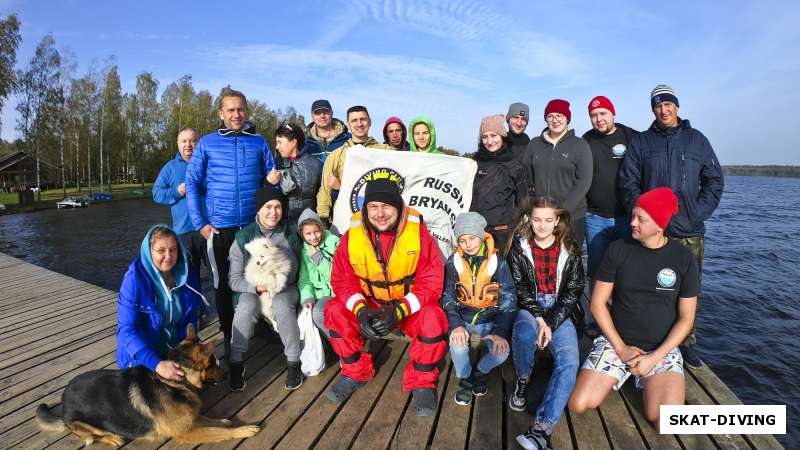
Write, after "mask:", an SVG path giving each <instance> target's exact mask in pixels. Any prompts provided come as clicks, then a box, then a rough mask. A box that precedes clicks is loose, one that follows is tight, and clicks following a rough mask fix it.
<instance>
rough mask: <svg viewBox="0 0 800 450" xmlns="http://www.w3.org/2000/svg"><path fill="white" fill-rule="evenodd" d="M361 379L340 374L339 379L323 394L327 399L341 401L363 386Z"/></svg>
mask: <svg viewBox="0 0 800 450" xmlns="http://www.w3.org/2000/svg"><path fill="white" fill-rule="evenodd" d="M364 384H366V383H364V382H363V381H356V380H354V379H352V378H350V377H345V376H342V378H340V379H339V381H337V382H336V384H334V385H333V386H331V387H330V389H328V392H326V393H325V395H326V396H327V397H328V400H330V401H332V402H335V403H342V402H343V401H345V400H347V399H348V398H350V395H352V394H353V392H354V391H355V390H356V389H358V388H360V387H361V386H363V385H364Z"/></svg>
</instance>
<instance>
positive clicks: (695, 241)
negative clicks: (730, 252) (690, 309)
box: [674, 236, 706, 345]
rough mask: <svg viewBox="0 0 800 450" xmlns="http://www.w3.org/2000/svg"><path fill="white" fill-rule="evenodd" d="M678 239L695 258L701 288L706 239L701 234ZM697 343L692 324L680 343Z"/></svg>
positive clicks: (698, 299) (698, 297) (698, 303)
mask: <svg viewBox="0 0 800 450" xmlns="http://www.w3.org/2000/svg"><path fill="white" fill-rule="evenodd" d="M674 239H675V240H676V241H678V242H679V243H680V244H681V245H683V246H684V247H686V248H688V249H689V251H691V252H692V255H694V259H695V260H697V273H698V274H699V275H700V279H699V280H698V281H699V283H698V287H700V288H701V290H702V285H703V252H704V250H705V243H706V240H705V238H704V237H702V236H696V237H688V238H674ZM697 307H698V309H699V308H700V295H699V294H698V296H697ZM695 323H697V319H696V318H695ZM696 343H697V337H696V336H695V334H694V325H693V326H692V331H690V332H689V335H688V336H686V339H684V340H683V342H682V343H681V345H695V344H696Z"/></svg>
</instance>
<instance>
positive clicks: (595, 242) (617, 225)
mask: <svg viewBox="0 0 800 450" xmlns="http://www.w3.org/2000/svg"><path fill="white" fill-rule="evenodd" d="M630 235H631V221H630V219H628V217H627V216H620V217H613V218H612V217H603V216H598V215H596V214H592V213H586V252H587V253H588V254H589V263H588V267H587V271H588V274H587V275H588V276H589V279H590V280H591V279H592V277H594V274H595V272H596V271H597V268H598V267H599V266H600V261H602V260H603V254H604V253H605V252H606V249H607V248H608V245H609V244H611V243H612V242H614V241H616V240H617V239H621V238H624V237H626V236H630Z"/></svg>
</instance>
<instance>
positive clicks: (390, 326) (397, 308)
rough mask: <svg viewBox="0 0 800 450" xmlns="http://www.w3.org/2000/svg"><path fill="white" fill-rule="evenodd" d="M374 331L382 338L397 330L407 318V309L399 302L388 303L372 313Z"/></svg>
mask: <svg viewBox="0 0 800 450" xmlns="http://www.w3.org/2000/svg"><path fill="white" fill-rule="evenodd" d="M370 315H372V317H373V319H372V329H373V330H375V332H376V333H378V334H379V335H381V337H383V336H386V335H387V334H389V333H390V332H391V331H392V330H394V329H395V328H397V323H398V322H400V321H401V320H403V319H405V318H406V314H405V308H403V307H402V306H401V303H399V302H392V303H387V304H385V305H383V306H381V307H380V308H375V309H373V310H371V311H370Z"/></svg>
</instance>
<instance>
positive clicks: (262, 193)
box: [256, 187, 289, 221]
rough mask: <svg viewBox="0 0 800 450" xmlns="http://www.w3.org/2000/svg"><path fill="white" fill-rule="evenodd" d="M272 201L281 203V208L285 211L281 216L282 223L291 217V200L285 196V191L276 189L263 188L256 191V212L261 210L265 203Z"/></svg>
mask: <svg viewBox="0 0 800 450" xmlns="http://www.w3.org/2000/svg"><path fill="white" fill-rule="evenodd" d="M270 200H278V201H280V202H281V208H282V209H283V214H282V215H281V221H283V219H284V218H286V217H287V216H288V215H289V200H288V199H287V198H286V196H285V195H283V191H281V190H280V189H275V188H272V187H265V188H261V189H259V190H257V191H256V212H258V210H260V209H261V208H262V207H263V206H264V203H267V202H268V201H270Z"/></svg>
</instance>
